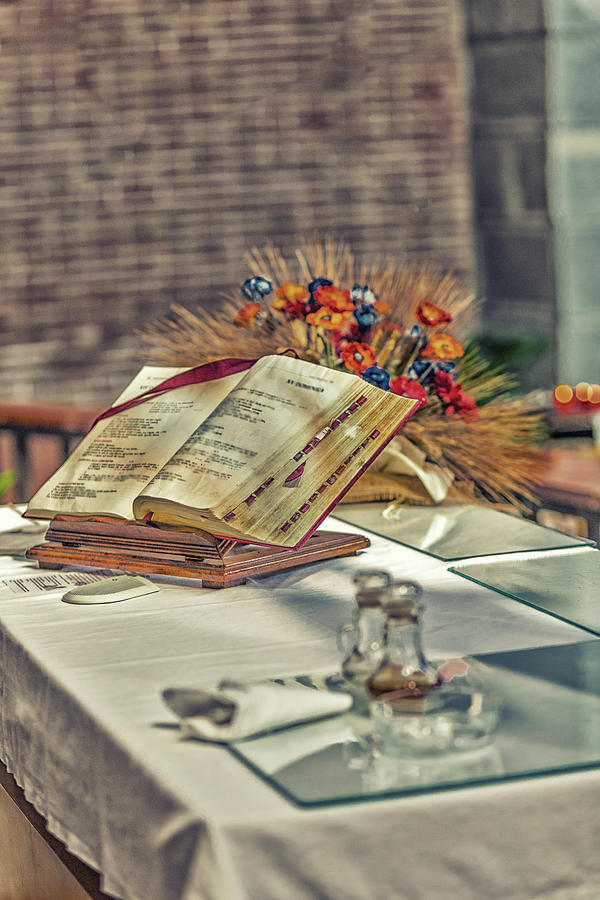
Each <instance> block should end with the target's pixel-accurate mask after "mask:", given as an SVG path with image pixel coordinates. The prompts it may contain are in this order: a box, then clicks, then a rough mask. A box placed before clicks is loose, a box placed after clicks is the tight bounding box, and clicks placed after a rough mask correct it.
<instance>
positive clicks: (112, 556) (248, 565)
mask: <svg viewBox="0 0 600 900" xmlns="http://www.w3.org/2000/svg"><path fill="white" fill-rule="evenodd" d="M368 546H370V541H369V539H368V538H366V537H363V536H362V535H360V534H345V533H343V532H338V531H317V532H316V533H315V534H314V535H313V536H312V537H311V538H309V540H308V541H307V542H306V544H305V545H304V547H302V549H300V550H290V549H287V548H280V547H259V546H256V545H254V544H242V543H239V542H238V541H234V540H230V539H227V538H217V537H215V536H214V535H212V534H208V533H207V532H202V533H199V532H197V531H194V532H187V531H175V530H171V529H166V528H157V527H155V526H152V525H143V524H139V523H135V522H123V521H121V520H116V519H110V518H104V517H100V516H98V517H95V518H89V519H81V518H78V517H77V516H57V517H56V518H55V519H53V521H52V522H51V524H50V527H49V529H48V532H47V534H46V542H45V543H44V544H38V545H37V546H35V547H31V548H30V549H29V550H28V551H27V557H28V558H29V559H36V560H37V561H38V564H39V565H40V567H41V568H43V569H57V568H61V567H62V566H72V565H76V566H87V567H91V568H95V569H111V570H113V571H114V570H116V571H123V572H137V573H140V574H145V575H174V576H176V577H178V578H198V579H200V580H201V581H202V584H203V585H204V586H205V587H212V588H223V587H230V586H231V585H236V584H244V583H245V582H246V581H247V580H248V579H249V578H257V577H260V576H262V575H271V574H273V573H274V572H279V571H281V570H282V569H289V568H291V567H292V566H300V565H304V564H305V563H310V562H317V561H320V560H323V559H332V558H336V557H338V556H352V555H353V554H355V553H357V552H358V551H359V550H362V549H364V548H366V547H368Z"/></svg>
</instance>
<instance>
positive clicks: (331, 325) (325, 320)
mask: <svg viewBox="0 0 600 900" xmlns="http://www.w3.org/2000/svg"><path fill="white" fill-rule="evenodd" d="M348 318H349V313H347V312H334V311H333V310H332V309H328V308H327V307H326V306H321V307H319V309H318V310H317V311H316V312H314V313H309V314H308V315H307V317H306V322H307V324H308V325H317V326H319V327H320V328H325V329H326V330H327V331H341V330H342V328H345V326H346V325H347V323H348Z"/></svg>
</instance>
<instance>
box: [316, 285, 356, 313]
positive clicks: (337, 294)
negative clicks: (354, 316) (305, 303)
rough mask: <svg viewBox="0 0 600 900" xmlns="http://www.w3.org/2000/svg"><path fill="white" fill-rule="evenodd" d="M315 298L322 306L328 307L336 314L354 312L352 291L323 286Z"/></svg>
mask: <svg viewBox="0 0 600 900" xmlns="http://www.w3.org/2000/svg"><path fill="white" fill-rule="evenodd" d="M314 297H315V299H316V300H317V302H318V303H320V304H321V306H326V307H327V308H328V309H331V310H332V311H333V312H336V313H344V312H352V311H353V310H354V303H353V302H352V298H351V297H350V291H346V290H343V289H342V288H337V287H335V286H334V285H333V284H324V285H321V287H320V288H317V290H316V291H315V293H314Z"/></svg>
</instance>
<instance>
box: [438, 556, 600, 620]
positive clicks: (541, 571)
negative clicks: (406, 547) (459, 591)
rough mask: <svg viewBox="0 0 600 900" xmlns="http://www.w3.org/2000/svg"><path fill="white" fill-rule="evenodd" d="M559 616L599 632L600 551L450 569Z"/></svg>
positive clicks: (558, 617) (475, 564)
mask: <svg viewBox="0 0 600 900" xmlns="http://www.w3.org/2000/svg"><path fill="white" fill-rule="evenodd" d="M450 571H451V572H455V573H456V574H457V575H462V576H463V578H468V579H469V580H470V581H475V582H476V583H477V584H481V585H483V586H484V587H489V588H492V590H494V591H498V593H500V594H505V595H506V596H507V597H512V598H513V599H514V600H519V601H520V602H521V603H525V604H527V605H528V606H533V607H534V608H535V609H540V610H542V612H546V613H549V614H550V615H551V616H555V617H556V618H557V619H562V620H563V621H564V622H569V623H571V624H572V625H578V626H579V627H580V628H584V629H585V630H586V631H590V632H591V633H592V634H598V635H600V603H599V601H598V585H599V584H600V551H598V550H590V552H582V553H568V554H565V555H560V556H547V557H544V558H543V559H522V560H520V561H519V564H518V565H515V564H514V563H511V562H510V561H507V562H504V560H500V561H498V562H490V563H472V564H469V565H466V566H453V567H452V568H451V569H450Z"/></svg>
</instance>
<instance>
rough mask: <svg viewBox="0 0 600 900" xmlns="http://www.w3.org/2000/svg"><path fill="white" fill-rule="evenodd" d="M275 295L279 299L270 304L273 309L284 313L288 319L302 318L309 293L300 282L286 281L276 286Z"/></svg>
mask: <svg viewBox="0 0 600 900" xmlns="http://www.w3.org/2000/svg"><path fill="white" fill-rule="evenodd" d="M275 296H276V297H278V298H279V299H278V300H275V302H274V303H272V304H271V305H272V307H273V309H276V310H278V311H279V312H282V313H284V314H285V315H286V316H287V318H288V319H290V320H291V319H303V318H304V316H305V314H306V301H307V300H308V297H309V293H308V291H307V290H306V288H304V287H302V285H301V284H294V282H293V281H288V282H286V283H285V284H282V285H281V287H280V288H277V290H276V291H275Z"/></svg>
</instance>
